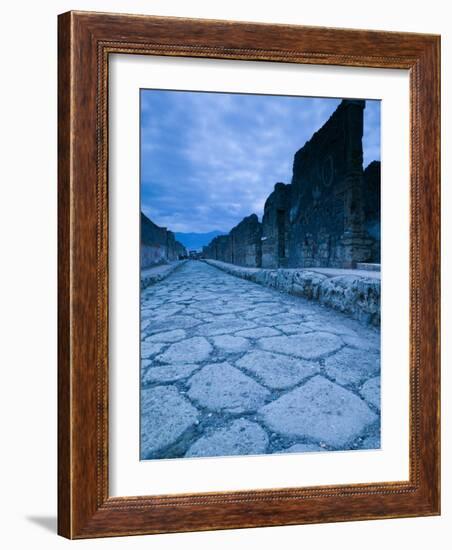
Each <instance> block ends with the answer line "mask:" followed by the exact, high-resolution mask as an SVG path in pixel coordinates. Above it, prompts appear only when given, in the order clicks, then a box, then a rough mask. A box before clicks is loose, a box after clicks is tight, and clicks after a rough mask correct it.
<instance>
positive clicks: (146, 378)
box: [141, 363, 199, 384]
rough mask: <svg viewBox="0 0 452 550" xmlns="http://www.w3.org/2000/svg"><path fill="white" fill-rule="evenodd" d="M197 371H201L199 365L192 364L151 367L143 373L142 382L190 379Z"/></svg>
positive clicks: (151, 382)
mask: <svg viewBox="0 0 452 550" xmlns="http://www.w3.org/2000/svg"><path fill="white" fill-rule="evenodd" d="M196 369H199V365H196V364H190V363H182V364H181V365H164V366H163V367H150V368H148V369H147V370H146V371H145V372H144V373H143V376H142V378H141V381H142V383H143V384H154V383H157V382H158V383H165V382H174V381H175V380H182V379H183V378H188V377H189V376H190V375H191V374H192V373H193V372H194V371H195V370H196Z"/></svg>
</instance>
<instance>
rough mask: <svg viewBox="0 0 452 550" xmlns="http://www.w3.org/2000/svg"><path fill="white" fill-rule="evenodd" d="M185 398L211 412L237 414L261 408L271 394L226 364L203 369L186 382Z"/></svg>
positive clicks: (217, 364)
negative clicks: (186, 395)
mask: <svg viewBox="0 0 452 550" xmlns="http://www.w3.org/2000/svg"><path fill="white" fill-rule="evenodd" d="M188 385H189V387H190V389H189V391H188V396H189V397H190V399H192V400H194V401H196V402H197V403H199V404H200V405H201V406H202V407H206V408H207V409H210V410H212V411H218V412H219V411H225V412H230V413H233V414H240V413H243V412H247V411H254V410H256V409H258V408H259V407H260V406H261V405H263V404H264V403H265V401H266V399H267V398H268V396H269V395H270V392H269V391H268V390H267V389H265V388H264V387H262V386H261V385H260V384H258V383H257V382H255V381H254V380H253V379H252V378H250V377H249V376H246V374H243V373H242V372H240V371H239V370H238V369H236V368H234V367H232V366H231V365H230V364H229V363H216V364H212V365H207V366H205V367H203V368H202V369H201V370H200V371H198V372H197V373H195V374H194V375H193V376H192V377H191V378H190V379H189V381H188Z"/></svg>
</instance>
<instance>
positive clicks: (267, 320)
mask: <svg viewBox="0 0 452 550" xmlns="http://www.w3.org/2000/svg"><path fill="white" fill-rule="evenodd" d="M303 319H304V317H303V316H302V315H300V314H299V313H288V312H287V313H279V314H276V315H264V316H260V317H256V318H255V319H253V321H254V322H256V323H258V324H259V325H266V326H270V327H274V326H276V325H288V324H293V323H295V324H297V323H300V322H301V321H303Z"/></svg>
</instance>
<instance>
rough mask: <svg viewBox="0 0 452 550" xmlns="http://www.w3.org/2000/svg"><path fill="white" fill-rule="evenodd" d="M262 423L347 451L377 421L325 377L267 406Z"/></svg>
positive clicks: (279, 431) (350, 393)
mask: <svg viewBox="0 0 452 550" xmlns="http://www.w3.org/2000/svg"><path fill="white" fill-rule="evenodd" d="M258 415H259V417H260V419H261V420H262V421H263V422H264V423H265V425H266V426H267V427H268V428H269V429H270V430H272V431H275V432H277V433H279V434H281V435H283V436H287V437H303V438H309V439H314V440H315V441H318V442H319V443H322V442H323V443H326V444H327V445H331V446H332V447H344V446H346V445H348V444H350V443H351V442H352V441H353V440H354V439H356V438H357V437H358V436H359V435H360V434H361V433H362V432H363V431H364V430H365V429H366V428H367V427H368V426H369V425H370V424H372V423H373V422H375V421H376V420H377V415H375V414H374V413H373V412H372V411H371V410H370V409H369V407H368V406H367V405H366V404H365V403H364V401H362V400H361V399H360V398H359V397H357V396H356V395H354V394H353V393H352V392H350V391H348V390H346V389H344V388H342V387H340V386H338V385H337V384H334V383H332V382H330V381H329V380H327V379H326V378H324V377H323V376H315V377H314V378H311V379H310V380H308V382H306V384H304V385H303V386H301V387H299V388H296V389H294V390H292V391H291V392H289V393H287V394H285V395H283V396H282V397H280V398H279V399H277V400H276V401H273V402H272V403H270V404H268V405H265V406H264V407H262V408H261V409H260V410H259V411H258Z"/></svg>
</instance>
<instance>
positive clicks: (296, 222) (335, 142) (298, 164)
mask: <svg viewBox="0 0 452 550" xmlns="http://www.w3.org/2000/svg"><path fill="white" fill-rule="evenodd" d="M363 110H364V101H361V100H344V101H342V103H341V104H340V105H339V107H338V108H337V109H336V111H335V112H334V113H333V114H332V116H331V117H330V118H329V120H328V121H327V122H326V123H325V124H324V125H323V126H322V128H320V130H318V131H317V132H316V133H315V134H314V135H313V136H312V138H311V139H310V140H309V141H308V142H307V143H306V144H305V145H304V147H302V148H301V149H300V150H299V151H297V153H296V154H295V157H294V164H293V176H292V187H291V211H290V239H289V240H290V245H289V266H291V267H311V266H318V267H319V266H331V267H353V266H354V265H355V264H356V262H360V261H363V262H364V261H367V260H368V259H369V256H370V254H371V252H370V244H371V243H370V241H369V239H367V238H366V232H365V228H364V204H363V167H362V163H363V149H362V136H363Z"/></svg>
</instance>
